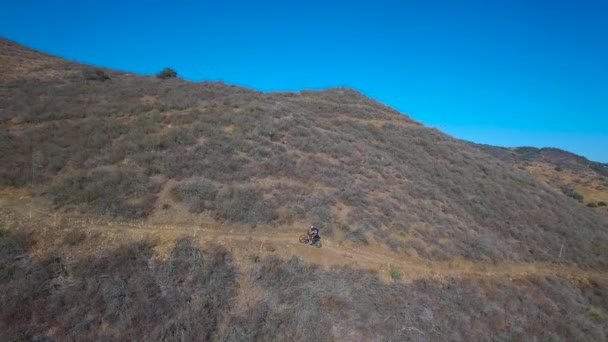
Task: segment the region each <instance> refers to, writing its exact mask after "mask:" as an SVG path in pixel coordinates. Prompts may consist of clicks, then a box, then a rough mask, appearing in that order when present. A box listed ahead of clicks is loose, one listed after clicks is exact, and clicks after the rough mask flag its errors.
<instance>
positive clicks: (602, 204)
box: [597, 201, 606, 207]
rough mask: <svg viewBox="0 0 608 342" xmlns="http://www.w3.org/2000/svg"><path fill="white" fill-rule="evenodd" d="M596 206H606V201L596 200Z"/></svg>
mask: <svg viewBox="0 0 608 342" xmlns="http://www.w3.org/2000/svg"><path fill="white" fill-rule="evenodd" d="M597 206H598V207H605V206H606V202H604V201H601V202H597Z"/></svg>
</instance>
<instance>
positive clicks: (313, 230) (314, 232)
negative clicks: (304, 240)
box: [308, 224, 321, 245]
mask: <svg viewBox="0 0 608 342" xmlns="http://www.w3.org/2000/svg"><path fill="white" fill-rule="evenodd" d="M308 236H310V244H311V245H314V244H315V243H316V242H317V241H319V239H321V235H319V228H317V227H316V226H315V225H314V224H313V225H311V226H310V232H309V233H308Z"/></svg>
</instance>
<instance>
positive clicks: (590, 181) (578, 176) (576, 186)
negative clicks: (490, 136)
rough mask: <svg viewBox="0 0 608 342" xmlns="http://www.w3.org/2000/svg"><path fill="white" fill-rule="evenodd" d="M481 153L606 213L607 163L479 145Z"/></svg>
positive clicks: (551, 151)
mask: <svg viewBox="0 0 608 342" xmlns="http://www.w3.org/2000/svg"><path fill="white" fill-rule="evenodd" d="M479 148H481V149H482V150H483V151H486V152H488V153H490V154H492V155H493V156H495V157H497V158H499V159H501V160H503V161H505V162H507V163H510V164H512V165H513V166H514V167H516V168H519V169H522V170H527V171H528V172H530V173H531V174H532V175H534V176H535V177H537V178H538V179H539V180H541V181H542V182H544V183H546V184H548V185H549V186H551V187H553V188H554V189H555V190H557V191H559V192H562V193H563V194H565V195H567V196H569V197H572V198H574V199H576V200H578V201H581V202H583V203H585V204H586V205H587V206H589V207H591V208H597V210H600V211H605V212H608V164H602V163H597V162H592V161H589V160H587V159H586V158H583V157H581V156H577V155H575V154H572V153H569V152H566V151H562V150H559V149H555V148H542V149H538V148H532V147H519V148H510V149H506V148H500V147H494V146H485V145H479Z"/></svg>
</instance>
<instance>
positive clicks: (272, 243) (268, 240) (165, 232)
mask: <svg viewBox="0 0 608 342" xmlns="http://www.w3.org/2000/svg"><path fill="white" fill-rule="evenodd" d="M85 229H87V230H89V231H96V232H101V233H110V232H111V233H113V234H118V235H119V236H123V235H124V234H131V235H132V236H133V237H135V238H143V237H150V236H152V237H162V239H163V240H165V241H174V240H176V239H177V238H179V237H180V236H190V237H194V238H195V239H196V240H198V241H199V242H200V243H202V244H208V243H215V244H219V245H222V246H224V247H226V248H229V249H230V250H231V251H232V252H233V253H234V254H235V258H236V259H237V260H238V261H240V262H244V263H247V262H251V259H252V257H253V256H262V255H276V256H278V257H281V258H284V259H289V258H291V257H293V256H297V257H299V258H301V259H303V260H306V261H308V262H311V263H314V264H318V265H321V266H323V267H326V268H331V267H332V266H345V265H348V266H353V267H358V268H363V269H366V270H368V271H370V272H373V273H377V274H378V275H379V276H380V277H381V278H383V279H385V280H388V278H389V277H390V276H389V271H390V270H391V269H395V270H397V271H398V272H399V273H401V274H402V276H403V279H404V281H411V280H416V279H421V278H439V279H444V278H448V277H451V276H454V277H486V278H487V277H490V278H496V277H502V278H510V279H517V278H523V277H526V276H528V275H531V274H535V275H541V276H546V275H559V276H562V277H567V278H579V279H587V278H599V279H604V280H608V273H606V272H599V271H587V270H583V269H580V268H577V267H574V266H566V265H557V264H548V263H531V262H499V263H492V262H484V261H470V260H463V259H454V260H450V261H430V260H427V259H422V258H418V257H412V256H405V255H399V254H396V253H392V252H391V251H390V250H387V249H383V248H380V247H359V246H353V245H349V244H346V243H343V242H341V241H336V240H333V239H331V238H324V239H323V240H322V242H323V247H322V248H320V249H319V248H315V247H311V246H309V245H306V244H301V243H299V241H298V237H299V236H300V235H302V234H303V233H304V230H285V231H274V230H273V231H257V230H248V231H246V230H244V229H227V230H222V228H221V227H220V228H219V229H212V228H201V227H197V226H175V225H152V224H141V225H124V224H121V225H92V226H88V227H86V228H85Z"/></svg>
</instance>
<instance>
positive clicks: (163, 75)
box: [156, 68, 177, 80]
mask: <svg viewBox="0 0 608 342" xmlns="http://www.w3.org/2000/svg"><path fill="white" fill-rule="evenodd" d="M156 77H158V78H160V79H162V80H166V79H168V78H175V77H177V72H175V70H173V69H171V68H165V69H164V70H163V71H161V72H160V73H158V75H156Z"/></svg>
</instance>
